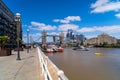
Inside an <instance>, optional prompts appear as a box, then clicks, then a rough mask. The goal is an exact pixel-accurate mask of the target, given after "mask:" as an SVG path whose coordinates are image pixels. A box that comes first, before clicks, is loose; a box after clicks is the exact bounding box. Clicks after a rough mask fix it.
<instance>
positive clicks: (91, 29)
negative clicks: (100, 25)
mask: <svg viewBox="0 0 120 80" xmlns="http://www.w3.org/2000/svg"><path fill="white" fill-rule="evenodd" d="M94 31H95V28H87V27H85V28H81V29H79V30H77V32H82V33H84V32H94Z"/></svg>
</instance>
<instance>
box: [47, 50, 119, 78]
mask: <svg viewBox="0 0 120 80" xmlns="http://www.w3.org/2000/svg"><path fill="white" fill-rule="evenodd" d="M96 52H99V53H103V56H96V55H95V54H94V53H96ZM46 55H47V56H48V57H49V58H50V59H51V60H52V61H53V62H54V63H55V64H56V65H57V66H58V67H59V68H60V69H62V70H63V71H64V73H65V75H66V76H67V77H68V78H69V80H120V49H119V48H118V49H117V48H90V50H89V51H74V50H72V49H71V48H66V49H64V52H63V53H54V54H46Z"/></svg>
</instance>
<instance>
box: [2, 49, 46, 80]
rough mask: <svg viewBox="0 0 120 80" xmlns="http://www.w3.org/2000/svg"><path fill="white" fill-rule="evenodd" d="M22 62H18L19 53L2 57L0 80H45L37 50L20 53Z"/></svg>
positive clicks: (14, 52) (13, 52)
mask: <svg viewBox="0 0 120 80" xmlns="http://www.w3.org/2000/svg"><path fill="white" fill-rule="evenodd" d="M20 57H21V60H16V58H17V51H12V55H10V56H3V57H0V80H44V79H43V75H42V72H41V71H42V70H41V67H40V63H39V58H38V52H37V49H36V48H35V49H31V50H30V51H29V53H27V51H26V50H24V51H20Z"/></svg>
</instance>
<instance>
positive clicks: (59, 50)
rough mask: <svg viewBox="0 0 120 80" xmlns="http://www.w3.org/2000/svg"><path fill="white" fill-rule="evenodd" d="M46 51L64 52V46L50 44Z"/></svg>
mask: <svg viewBox="0 0 120 80" xmlns="http://www.w3.org/2000/svg"><path fill="white" fill-rule="evenodd" d="M45 52H47V53H54V52H63V48H62V47H61V46H59V47H57V46H55V45H48V47H47V49H46V51H45Z"/></svg>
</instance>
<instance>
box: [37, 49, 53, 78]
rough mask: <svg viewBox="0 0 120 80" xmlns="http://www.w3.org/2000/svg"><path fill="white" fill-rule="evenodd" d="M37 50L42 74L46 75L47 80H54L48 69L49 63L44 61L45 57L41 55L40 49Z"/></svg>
mask: <svg viewBox="0 0 120 80" xmlns="http://www.w3.org/2000/svg"><path fill="white" fill-rule="evenodd" d="M37 49H38V56H39V60H40V64H41V67H42V74H43V75H44V78H45V80H53V79H52V77H51V75H50V73H49V71H48V68H47V61H46V62H45V61H44V59H43V58H44V56H42V54H41V53H40V49H39V48H38V47H37Z"/></svg>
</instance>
